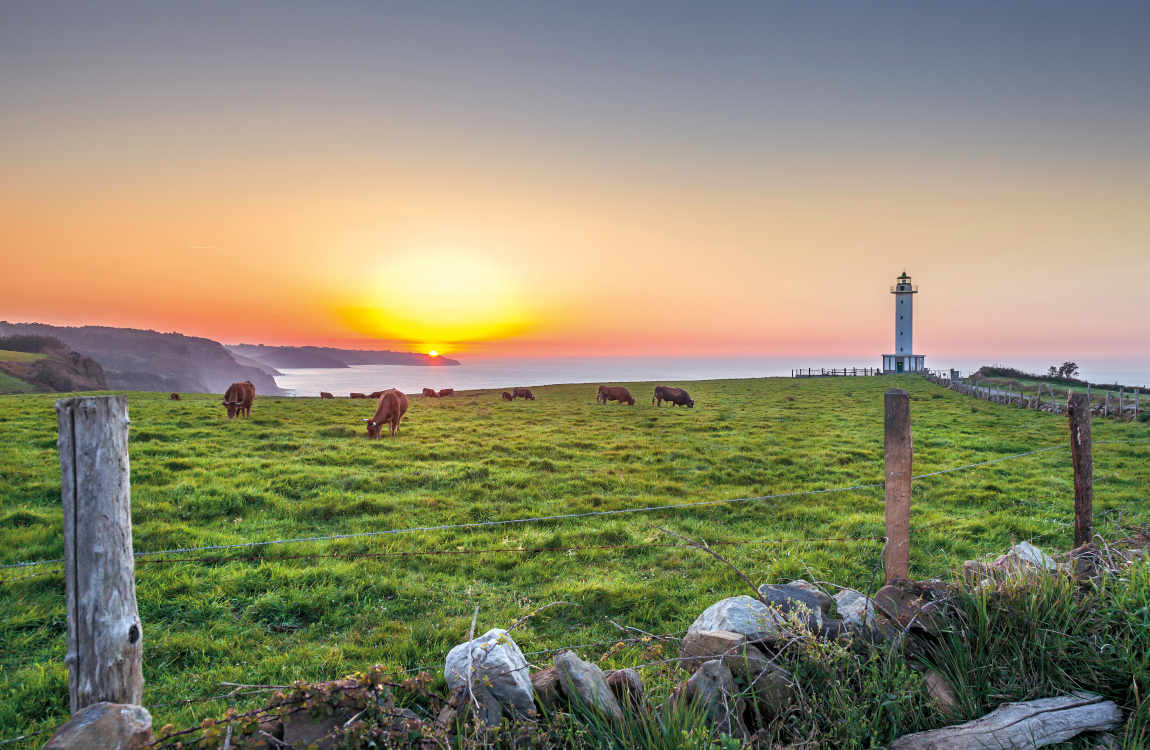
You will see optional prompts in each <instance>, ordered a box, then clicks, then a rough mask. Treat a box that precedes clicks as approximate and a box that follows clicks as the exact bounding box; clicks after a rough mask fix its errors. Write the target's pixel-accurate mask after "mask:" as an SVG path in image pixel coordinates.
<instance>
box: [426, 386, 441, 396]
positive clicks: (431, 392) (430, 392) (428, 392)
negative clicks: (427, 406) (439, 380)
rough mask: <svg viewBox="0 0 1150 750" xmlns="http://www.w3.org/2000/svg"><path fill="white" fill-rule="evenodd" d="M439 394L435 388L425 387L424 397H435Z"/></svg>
mask: <svg viewBox="0 0 1150 750" xmlns="http://www.w3.org/2000/svg"><path fill="white" fill-rule="evenodd" d="M438 395H439V394H438V393H436V392H435V389H434V388H424V389H423V397H424V398H435V397H436V396H438Z"/></svg>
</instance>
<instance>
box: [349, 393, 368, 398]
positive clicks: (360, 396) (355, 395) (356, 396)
mask: <svg viewBox="0 0 1150 750" xmlns="http://www.w3.org/2000/svg"><path fill="white" fill-rule="evenodd" d="M347 397H348V398H367V394H364V393H349V394H347Z"/></svg>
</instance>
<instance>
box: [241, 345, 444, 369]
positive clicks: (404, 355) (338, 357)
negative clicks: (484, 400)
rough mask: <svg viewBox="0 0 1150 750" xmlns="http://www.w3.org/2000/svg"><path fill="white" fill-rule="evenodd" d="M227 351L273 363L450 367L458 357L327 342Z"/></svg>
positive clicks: (308, 365)
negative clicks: (338, 347) (315, 344)
mask: <svg viewBox="0 0 1150 750" xmlns="http://www.w3.org/2000/svg"><path fill="white" fill-rule="evenodd" d="M227 348H228V351H230V352H232V353H233V354H239V355H242V356H244V357H249V358H251V359H253V360H256V361H257V362H262V363H264V364H266V365H268V366H270V367H283V368H290V369H294V368H305V367H320V368H326V367H350V366H351V365H408V366H413V367H445V366H446V367H451V366H454V365H458V364H459V361H458V360H454V359H451V358H449V357H432V356H431V355H428V354H421V353H419V352H393V351H391V350H389V349H385V350H372V349H336V348H334V347H328V346H264V345H263V344H235V345H232V346H228V347H227Z"/></svg>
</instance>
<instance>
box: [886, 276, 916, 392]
mask: <svg viewBox="0 0 1150 750" xmlns="http://www.w3.org/2000/svg"><path fill="white" fill-rule="evenodd" d="M895 281H896V283H895V285H894V286H892V287H891V288H890V293H891V294H893V295H894V354H884V355H882V370H883V372H884V373H896V372H922V371H923V369H925V368H924V366H923V363H924V361H925V359H926V356H925V355H923V354H915V353H914V295H916V294H918V287H916V286H915V285H914V284H912V283H910V277H909V276H907V275H906V271H903V272H902V276H899V277H898V278H897V279H896V280H895Z"/></svg>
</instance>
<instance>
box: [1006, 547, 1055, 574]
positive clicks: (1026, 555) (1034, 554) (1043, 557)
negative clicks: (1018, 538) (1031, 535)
mask: <svg viewBox="0 0 1150 750" xmlns="http://www.w3.org/2000/svg"><path fill="white" fill-rule="evenodd" d="M1010 554H1013V555H1015V556H1017V557H1018V558H1019V559H1020V560H1023V561H1025V562H1028V563H1030V564H1031V565H1033V566H1035V567H1038V568H1045V569H1046V570H1058V563H1056V562H1054V558H1052V557H1051V556H1050V555H1048V554H1046V553H1045V552H1043V551H1042V550H1040V549H1038V548H1037V547H1035V546H1034V545H1033V544H1031V543H1030V542H1019V543H1018V544H1016V545H1014V546H1013V547H1011V548H1010Z"/></svg>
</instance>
